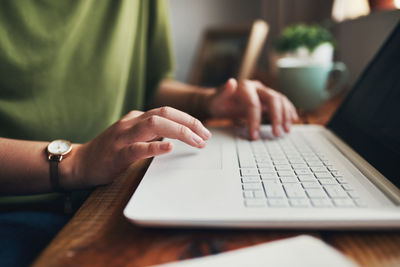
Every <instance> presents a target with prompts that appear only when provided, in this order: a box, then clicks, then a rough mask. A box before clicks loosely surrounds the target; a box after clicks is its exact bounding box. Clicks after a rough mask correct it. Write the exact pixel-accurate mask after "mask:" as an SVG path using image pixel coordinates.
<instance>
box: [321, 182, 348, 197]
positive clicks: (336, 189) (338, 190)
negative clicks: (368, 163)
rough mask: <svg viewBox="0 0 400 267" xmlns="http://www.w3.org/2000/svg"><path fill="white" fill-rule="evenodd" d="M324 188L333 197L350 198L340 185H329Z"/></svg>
mask: <svg viewBox="0 0 400 267" xmlns="http://www.w3.org/2000/svg"><path fill="white" fill-rule="evenodd" d="M324 189H325V191H326V192H327V193H328V195H329V196H330V197H331V198H348V195H347V193H346V191H344V190H343V188H342V187H341V186H340V185H327V186H324Z"/></svg>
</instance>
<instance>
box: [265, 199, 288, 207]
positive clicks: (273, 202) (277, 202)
mask: <svg viewBox="0 0 400 267" xmlns="http://www.w3.org/2000/svg"><path fill="white" fill-rule="evenodd" d="M268 206H270V207H273V208H283V207H288V206H289V205H288V202H287V200H286V199H268Z"/></svg>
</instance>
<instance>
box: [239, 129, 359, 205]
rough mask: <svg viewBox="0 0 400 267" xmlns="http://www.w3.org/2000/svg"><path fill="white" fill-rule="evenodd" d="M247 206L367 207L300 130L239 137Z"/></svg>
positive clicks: (240, 162) (244, 196)
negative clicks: (259, 137)
mask: <svg viewBox="0 0 400 267" xmlns="http://www.w3.org/2000/svg"><path fill="white" fill-rule="evenodd" d="M236 148H237V152H238V161H239V166H240V177H241V180H242V189H243V199H244V204H245V206H247V207H271V208H274V207H279V208H283V207H297V208H309V207H310V208H311V207H316V208H326V207H332V208H334V207H338V208H344V207H345V208H356V207H366V204H365V202H363V201H362V199H360V196H359V194H358V193H357V192H356V191H355V190H354V189H353V188H352V186H351V185H350V184H348V183H347V182H346V178H345V177H344V176H343V175H342V174H341V173H340V172H339V171H338V170H337V169H336V168H335V166H334V165H332V164H331V162H330V161H329V160H328V159H327V158H326V157H325V156H324V155H323V154H322V153H321V152H320V151H319V150H318V149H317V148H316V147H313V146H312V145H311V144H309V143H308V142H307V141H306V139H305V138H304V137H303V136H302V135H301V134H300V133H291V134H290V135H286V136H285V137H282V138H277V139H269V140H257V141H248V140H245V139H240V138H237V139H236Z"/></svg>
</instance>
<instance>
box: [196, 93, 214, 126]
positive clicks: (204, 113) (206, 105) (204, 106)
mask: <svg viewBox="0 0 400 267" xmlns="http://www.w3.org/2000/svg"><path fill="white" fill-rule="evenodd" d="M215 94H216V90H215V89H205V90H203V91H202V92H199V93H198V96H197V107H198V110H199V112H198V113H199V114H200V116H199V117H200V118H202V119H208V118H211V117H213V112H212V105H211V103H212V99H213V98H214V96H215Z"/></svg>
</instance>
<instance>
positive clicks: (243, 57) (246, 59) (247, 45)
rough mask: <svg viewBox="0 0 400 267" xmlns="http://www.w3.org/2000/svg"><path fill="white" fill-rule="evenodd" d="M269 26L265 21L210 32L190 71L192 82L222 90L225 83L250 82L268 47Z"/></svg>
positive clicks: (206, 34) (205, 37) (204, 38)
mask: <svg viewBox="0 0 400 267" xmlns="http://www.w3.org/2000/svg"><path fill="white" fill-rule="evenodd" d="M268 30H269V26H268V24H267V23H266V22H265V21H263V20H256V21H255V22H254V23H253V24H252V25H250V26H248V25H247V26H246V25H242V26H232V27H225V28H215V29H209V30H207V31H206V32H205V34H204V37H203V41H202V43H201V46H200V50H199V52H198V54H197V58H196V60H195V63H194V64H193V68H192V70H191V74H190V78H189V82H190V83H191V84H195V85H200V86H219V85H221V84H222V83H223V82H225V81H226V79H228V78H230V77H235V78H237V79H238V80H242V79H249V78H251V76H252V74H253V71H254V68H255V66H256V64H257V61H258V57H259V55H260V53H261V50H262V48H263V46H264V44H265V40H266V38H267V35H268Z"/></svg>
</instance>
